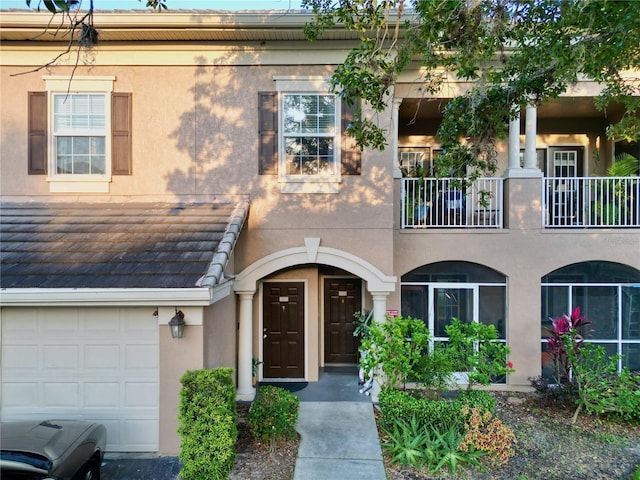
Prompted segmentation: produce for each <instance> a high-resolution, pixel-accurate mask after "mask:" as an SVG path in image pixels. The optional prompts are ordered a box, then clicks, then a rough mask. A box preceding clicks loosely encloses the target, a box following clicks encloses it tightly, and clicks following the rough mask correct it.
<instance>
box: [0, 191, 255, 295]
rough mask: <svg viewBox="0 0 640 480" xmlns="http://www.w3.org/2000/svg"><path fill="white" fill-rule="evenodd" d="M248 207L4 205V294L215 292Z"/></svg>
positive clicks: (0, 215) (0, 275)
mask: <svg viewBox="0 0 640 480" xmlns="http://www.w3.org/2000/svg"><path fill="white" fill-rule="evenodd" d="M248 207H249V205H248V202H247V201H240V202H238V203H213V204H166V203H144V204H143V203H119V204H115V203H108V204H95V203H91V204H77V203H73V204H71V203H64V204H62V203H60V204H34V203H7V204H2V206H1V211H0V250H1V252H0V261H1V264H0V287H1V288H192V287H196V286H215V285H217V284H219V283H220V282H221V281H222V280H223V276H224V274H223V270H224V267H225V265H226V262H227V260H228V258H229V255H230V254H231V251H232V249H233V246H234V245H235V242H236V240H237V237H238V235H239V234H240V230H241V229H242V225H243V224H244V221H245V219H246V216H247V214H248Z"/></svg>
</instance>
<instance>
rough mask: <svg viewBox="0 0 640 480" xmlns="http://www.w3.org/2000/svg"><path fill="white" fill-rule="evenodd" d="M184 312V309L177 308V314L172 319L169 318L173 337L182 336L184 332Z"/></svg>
mask: <svg viewBox="0 0 640 480" xmlns="http://www.w3.org/2000/svg"><path fill="white" fill-rule="evenodd" d="M185 325H186V323H185V321H184V313H182V310H178V309H177V308H176V314H175V315H174V316H173V318H172V319H171V320H169V326H170V327H171V338H182V332H183V331H184V326H185Z"/></svg>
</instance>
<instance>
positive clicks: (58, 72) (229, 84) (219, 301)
mask: <svg viewBox="0 0 640 480" xmlns="http://www.w3.org/2000/svg"><path fill="white" fill-rule="evenodd" d="M309 18H310V17H309V15H308V14H306V13H302V12H269V13H265V12H250V13H248V12H236V13H230V12H212V11H180V10H176V11H169V12H166V13H162V14H155V13H153V12H142V11H139V12H133V11H119V12H98V13H96V14H95V24H96V26H97V27H98V28H99V30H100V43H99V44H98V45H97V46H95V47H94V48H92V49H91V50H89V51H86V52H82V53H81V54H80V56H79V63H78V65H77V67H76V66H75V53H73V54H72V55H65V56H63V57H62V58H61V59H60V60H58V61H57V62H56V63H55V65H49V66H47V67H46V68H40V67H41V66H43V65H46V64H48V62H50V61H51V60H52V59H53V58H54V57H55V56H56V55H58V54H59V53H60V52H61V51H63V50H64V49H65V48H66V40H62V41H54V39H53V38H52V37H51V35H49V34H44V35H38V34H39V33H41V32H42V31H43V29H44V27H45V26H46V24H47V22H48V21H49V16H48V15H45V14H37V13H33V12H20V11H2V12H1V13H0V27H1V29H2V33H1V34H0V35H1V38H0V39H1V40H2V45H1V46H0V52H1V60H0V62H1V63H0V65H1V68H2V72H1V75H2V78H1V82H0V95H1V97H0V98H1V102H2V103H1V105H2V109H1V112H0V126H1V130H2V131H1V145H0V155H1V159H0V162H1V163H0V195H1V196H0V199H1V201H2V212H1V213H2V215H1V216H2V227H1V228H2V230H1V231H2V271H1V272H0V282H1V283H0V316H1V330H0V338H1V341H0V345H1V350H2V353H1V355H2V356H1V361H2V364H1V367H2V393H1V396H0V402H1V403H0V409H1V410H0V418H1V419H2V420H3V421H4V420H11V419H17V418H25V417H26V418H29V417H61V416H65V417H74V418H91V419H95V420H99V421H101V422H103V423H105V424H106V425H107V427H108V432H109V449H110V450H112V451H151V452H159V453H161V454H172V453H176V452H177V451H178V449H179V438H178V435H177V433H176V429H177V426H178V423H177V410H178V404H179V389H180V377H181V376H182V374H183V373H184V372H185V371H186V370H187V369H196V368H212V367H216V366H230V367H233V368H235V369H236V371H237V379H236V381H237V394H238V399H240V400H250V399H252V398H253V395H254V393H255V389H254V384H255V382H256V381H259V380H276V381H277V380H279V379H283V380H301V381H309V382H314V381H317V380H318V375H319V372H320V369H321V368H322V367H326V366H331V365H336V364H352V363H356V361H357V355H358V353H357V343H356V341H355V340H354V337H353V335H352V332H353V314H354V313H355V312H358V311H361V310H369V311H372V312H373V316H374V318H375V319H376V320H377V321H385V318H386V316H394V315H411V316H414V317H418V318H422V319H423V320H424V321H425V322H427V323H428V325H429V326H430V328H431V330H432V332H433V334H434V338H435V340H436V341H445V340H446V336H445V331H444V328H445V326H446V324H447V322H448V321H450V319H451V318H452V317H457V318H461V319H464V320H466V321H481V322H485V323H492V324H494V325H495V326H496V327H497V329H498V331H499V332H500V337H501V340H502V341H504V342H506V343H507V345H508V346H509V347H510V349H511V354H510V357H509V361H511V362H512V363H513V364H514V368H515V373H514V374H512V375H510V376H509V377H508V378H507V379H505V380H504V381H503V382H502V383H498V384H495V385H493V386H492V388H495V389H507V390H526V389H529V388H530V383H529V378H530V377H534V376H537V375H541V374H543V375H545V374H548V363H547V359H546V356H545V345H544V330H543V327H544V326H545V325H546V324H547V322H548V318H549V316H554V317H555V316H559V315H562V314H563V313H567V312H568V311H569V310H570V309H572V308H574V307H576V306H580V307H581V308H582V310H583V311H584V313H585V314H586V315H587V317H588V318H589V319H590V320H591V321H592V322H593V324H592V325H591V327H592V330H593V331H592V333H591V337H590V339H591V340H592V341H594V342H597V343H599V344H602V345H605V347H606V348H607V349H608V350H609V351H610V352H611V353H617V352H618V353H622V354H624V358H623V359H622V360H621V362H620V366H621V367H622V366H623V365H626V366H629V367H630V368H632V369H636V370H637V369H640V327H639V325H640V203H639V202H640V194H639V188H640V187H639V179H638V178H637V177H628V178H617V177H607V176H606V171H607V168H608V167H609V166H610V165H611V164H612V163H613V161H614V159H615V158H616V156H617V155H619V154H621V153H629V154H631V155H633V156H635V157H636V158H640V147H639V146H638V144H637V143H625V142H622V141H619V142H618V141H613V140H609V139H607V137H606V135H605V129H606V125H607V124H608V123H609V122H610V121H611V120H615V118H616V116H618V115H620V111H617V110H616V108H615V107H613V108H611V109H609V110H608V111H607V112H606V114H604V113H602V112H599V111H597V110H596V109H595V108H594V107H593V97H594V95H596V94H597V93H598V85H596V84H595V83H593V82H590V81H588V80H585V81H580V82H578V84H577V85H576V86H575V87H573V88H572V89H571V90H570V91H567V92H566V93H565V94H564V95H562V96H561V97H560V98H559V99H558V100H556V101H553V102H550V103H548V104H544V105H542V106H540V107H538V108H535V107H533V106H532V107H529V108H527V109H525V110H523V111H522V114H521V118H520V119H518V120H514V121H512V122H511V125H510V135H509V139H508V140H507V141H504V142H501V143H499V144H498V155H499V156H498V162H499V170H498V174H496V175H495V176H494V177H492V178H485V179H479V180H478V181H476V182H475V183H473V184H472V185H470V186H462V185H461V184H460V183H457V182H453V181H451V180H448V179H442V178H435V174H434V172H433V159H434V158H435V157H436V156H437V155H438V153H439V152H440V150H439V144H438V138H437V135H436V131H437V127H438V124H439V122H440V119H441V116H442V113H441V112H442V109H443V107H444V105H445V104H446V102H447V101H448V100H449V99H450V98H452V97H453V96H454V95H457V94H458V93H461V92H463V91H464V90H465V89H466V88H468V87H469V85H467V84H465V83H462V82H459V81H457V80H456V79H453V78H452V79H449V81H447V82H446V83H445V86H444V87H443V89H442V91H441V92H440V93H439V94H437V95H433V96H429V97H425V95H424V93H423V91H422V88H421V84H420V81H419V75H418V72H417V71H407V72H405V73H404V74H403V76H402V77H401V78H400V79H399V82H398V84H397V86H396V88H395V90H394V93H393V95H392V98H390V99H389V102H388V109H387V111H386V112H383V113H382V114H379V115H376V116H373V118H375V121H377V122H378V123H379V124H380V125H381V126H383V127H384V128H385V129H386V131H387V132H388V148H386V149H385V150H384V151H372V150H369V149H365V150H363V151H360V150H359V149H358V148H357V147H355V145H354V144H353V141H352V140H351V139H350V138H348V137H346V136H345V135H344V134H343V133H344V130H345V128H346V126H347V125H348V123H349V121H350V118H351V115H352V108H351V107H349V106H348V105H347V104H346V103H343V102H342V101H341V100H340V98H339V97H336V96H334V95H332V94H330V93H329V90H328V86H327V79H328V77H329V76H330V75H331V73H332V71H333V69H334V68H335V66H336V65H337V64H339V63H340V62H341V60H342V59H343V58H344V57H345V55H346V53H347V52H348V50H349V48H350V47H351V46H353V45H354V42H356V41H357V38H356V37H354V36H352V34H350V33H348V32H345V31H343V30H340V29H335V30H330V31H328V32H327V33H326V35H325V37H324V39H323V40H321V41H318V42H313V43H310V42H307V41H306V40H305V39H304V37H303V34H302V27H303V25H304V23H305V22H306V21H307V20H308V19H309ZM486 192H490V193H489V194H487V193H486ZM178 312H181V313H182V315H178ZM180 316H181V317H182V318H183V320H184V321H185V322H186V325H185V327H184V332H183V334H182V337H181V338H172V335H171V330H170V327H169V325H168V324H169V322H170V321H171V320H172V319H174V317H177V318H180Z"/></svg>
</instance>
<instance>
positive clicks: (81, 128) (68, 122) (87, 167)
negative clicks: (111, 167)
mask: <svg viewBox="0 0 640 480" xmlns="http://www.w3.org/2000/svg"><path fill="white" fill-rule="evenodd" d="M106 105H107V98H106V95H105V94H104V93H69V94H67V93H55V94H53V132H52V133H53V137H54V139H53V147H54V149H53V151H54V162H55V175H104V174H105V173H106V161H105V158H106V153H105V147H106V136H107V131H106Z"/></svg>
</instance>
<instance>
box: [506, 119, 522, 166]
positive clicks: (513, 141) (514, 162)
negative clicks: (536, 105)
mask: <svg viewBox="0 0 640 480" xmlns="http://www.w3.org/2000/svg"><path fill="white" fill-rule="evenodd" d="M519 168H520V114H518V116H517V117H516V118H514V119H513V120H511V121H510V122H509V170H511V169H519Z"/></svg>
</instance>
